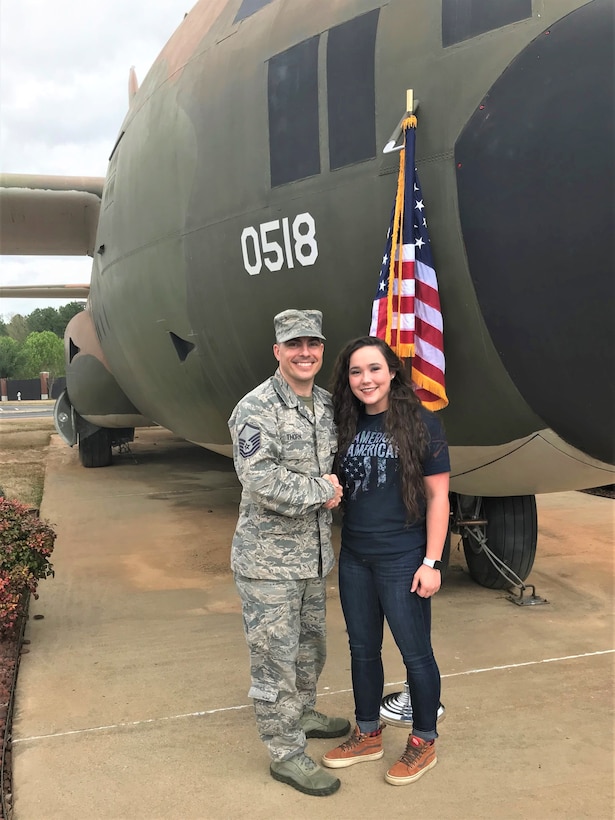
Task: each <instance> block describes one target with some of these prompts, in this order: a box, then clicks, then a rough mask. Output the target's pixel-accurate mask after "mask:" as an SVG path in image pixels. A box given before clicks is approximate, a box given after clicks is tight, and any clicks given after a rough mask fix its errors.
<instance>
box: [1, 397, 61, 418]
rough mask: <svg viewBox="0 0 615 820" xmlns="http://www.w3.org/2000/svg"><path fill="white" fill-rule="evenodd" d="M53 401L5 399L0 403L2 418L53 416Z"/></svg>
mask: <svg viewBox="0 0 615 820" xmlns="http://www.w3.org/2000/svg"><path fill="white" fill-rule="evenodd" d="M54 405H55V402H54V401H14V402H12V401H5V402H2V403H1V404H0V421H2V419H26V418H28V419H38V418H47V417H48V416H53V408H54Z"/></svg>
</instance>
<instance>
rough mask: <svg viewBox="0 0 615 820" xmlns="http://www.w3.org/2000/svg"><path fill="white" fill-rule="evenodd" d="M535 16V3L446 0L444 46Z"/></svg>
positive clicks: (518, 0)
mask: <svg viewBox="0 0 615 820" xmlns="http://www.w3.org/2000/svg"><path fill="white" fill-rule="evenodd" d="M531 16H532V0H442V45H443V46H445V47H446V46H452V45H453V44H454V43H460V42H461V41H462V40H469V39H471V38H472V37H476V36H477V35H478V34H484V33H485V32H486V31H492V30H493V29H497V28H502V26H507V25H508V24H509V23H516V22H517V21H518V20H525V19H527V18H528V17H531Z"/></svg>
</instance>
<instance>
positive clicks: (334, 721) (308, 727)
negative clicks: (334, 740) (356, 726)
mask: <svg viewBox="0 0 615 820" xmlns="http://www.w3.org/2000/svg"><path fill="white" fill-rule="evenodd" d="M299 725H300V726H301V728H302V729H303V731H304V732H305V736H306V737H342V735H347V734H348V732H349V731H350V723H349V721H347V720H346V718H337V717H327V716H326V715H323V714H322V713H321V712H317V711H316V710H315V709H306V710H305V711H304V713H303V714H302V715H301V720H300V721H299Z"/></svg>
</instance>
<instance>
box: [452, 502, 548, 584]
mask: <svg viewBox="0 0 615 820" xmlns="http://www.w3.org/2000/svg"><path fill="white" fill-rule="evenodd" d="M455 502H456V503H455V506H454V508H453V509H454V517H453V529H454V531H455V532H458V533H460V534H461V537H462V540H463V551H464V553H465V558H466V563H467V565H468V570H469V573H470V575H471V576H472V578H473V579H474V580H475V581H476V583H477V584H480V585H481V586H484V587H488V588H489V589H507V588H508V587H510V586H512V585H514V584H517V583H518V580H516V579H515V578H514V577H513V576H511V575H508V576H507V575H506V573H505V570H504V574H502V572H500V570H499V569H497V565H499V564H504V565H505V567H506V568H508V569H510V570H512V572H513V573H514V575H515V576H517V579H520V580H521V581H524V580H525V579H526V578H527V576H528V575H529V574H530V571H531V569H532V566H533V564H534V558H535V557H536V540H537V518H536V499H535V497H534V496H533V495H519V496H505V497H502V498H499V497H482V496H471V495H459V494H456V497H455ZM484 544H486V545H487V546H488V548H489V550H490V551H491V552H492V553H493V554H494V555H495V561H493V560H491V559H490V557H489V554H488V553H487V552H486V551H485V550H484V549H483V545H484Z"/></svg>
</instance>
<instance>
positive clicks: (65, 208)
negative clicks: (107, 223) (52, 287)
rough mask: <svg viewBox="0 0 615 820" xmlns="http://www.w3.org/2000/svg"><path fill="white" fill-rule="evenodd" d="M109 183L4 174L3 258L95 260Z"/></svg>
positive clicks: (0, 208) (0, 201)
mask: <svg viewBox="0 0 615 820" xmlns="http://www.w3.org/2000/svg"><path fill="white" fill-rule="evenodd" d="M103 184H104V178H103V177H67V176H43V175H39V174H0V253H3V254H10V255H39V256H55V255H60V256H85V255H88V256H92V255H93V253H94V243H95V240H96V228H97V226H98V215H99V212H100V203H101V199H102V190H103ZM46 295H48V294H46ZM67 295H69V296H70V295H71V294H67Z"/></svg>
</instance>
